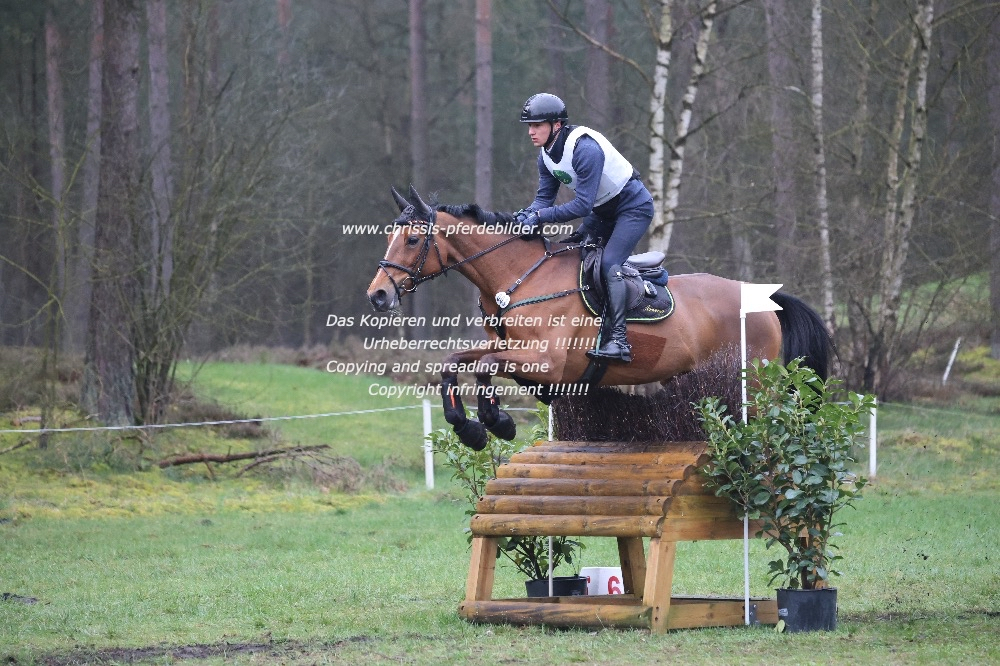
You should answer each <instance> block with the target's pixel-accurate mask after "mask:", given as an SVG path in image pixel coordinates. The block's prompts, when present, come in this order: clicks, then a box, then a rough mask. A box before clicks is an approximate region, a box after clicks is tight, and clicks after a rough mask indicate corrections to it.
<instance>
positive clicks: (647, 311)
mask: <svg viewBox="0 0 1000 666" xmlns="http://www.w3.org/2000/svg"><path fill="white" fill-rule="evenodd" d="M579 280H580V297H581V298H582V299H583V304H584V305H585V306H586V307H587V310H589V311H590V314H592V315H594V316H595V317H600V316H602V314H603V312H604V300H603V298H601V297H602V296H603V295H604V293H603V292H604V290H603V289H600V290H598V289H595V288H594V287H593V285H592V284H591V283H590V281H589V280H587V271H585V270H584V268H583V262H581V263H580V278H579ZM625 284H626V286H627V287H628V311H627V312H626V314H625V321H630V322H636V323H640V324H641V323H647V324H648V323H652V322H655V321H661V320H663V319H666V318H667V317H669V316H670V315H671V314H673V311H674V297H673V294H671V293H670V289H669V288H667V287H665V286H663V285H658V284H654V285H653V287H655V289H656V296H655V297H651V296H649V295H648V294H646V290H645V288H644V285H643V280H642V278H640V277H636V276H626V278H625Z"/></svg>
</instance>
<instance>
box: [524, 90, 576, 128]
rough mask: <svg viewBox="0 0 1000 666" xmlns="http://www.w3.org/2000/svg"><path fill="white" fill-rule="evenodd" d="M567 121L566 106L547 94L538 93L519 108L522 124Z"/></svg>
mask: <svg viewBox="0 0 1000 666" xmlns="http://www.w3.org/2000/svg"><path fill="white" fill-rule="evenodd" d="M567 120H569V114H568V113H566V105H565V104H563V101H562V100H561V99H559V98H558V97H556V96H555V95H551V94H549V93H538V94H537V95H532V96H531V97H529V98H528V101H526V102H525V103H524V106H523V107H522V108H521V122H522V123H545V122H549V123H554V122H557V121H558V122H563V123H565V122H566V121H567Z"/></svg>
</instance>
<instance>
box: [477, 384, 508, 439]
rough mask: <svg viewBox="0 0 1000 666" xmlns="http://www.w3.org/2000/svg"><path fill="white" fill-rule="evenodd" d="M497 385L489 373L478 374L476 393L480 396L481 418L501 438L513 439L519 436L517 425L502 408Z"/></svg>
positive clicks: (479, 412) (479, 410) (479, 411)
mask: <svg viewBox="0 0 1000 666" xmlns="http://www.w3.org/2000/svg"><path fill="white" fill-rule="evenodd" d="M496 392H497V390H496V387H495V386H493V377H492V376H491V375H489V374H481V375H476V395H477V396H478V398H479V409H478V410H477V411H478V414H479V420H480V421H481V422H482V423H483V425H485V426H486V428H487V429H488V430H489V431H490V432H491V433H493V434H494V435H496V436H497V437H499V438H500V439H506V440H508V441H509V440H512V439H514V438H515V437H516V436H517V425H516V424H515V423H514V419H512V418H511V417H510V414H508V413H507V412H505V411H503V410H501V409H500V406H499V405H498V404H497V399H496Z"/></svg>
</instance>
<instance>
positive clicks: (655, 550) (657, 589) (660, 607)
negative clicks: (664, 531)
mask: <svg viewBox="0 0 1000 666" xmlns="http://www.w3.org/2000/svg"><path fill="white" fill-rule="evenodd" d="M676 554H677V543H676V542H674V541H664V540H662V539H651V540H650V541H649V564H648V566H647V571H646V586H645V589H643V591H642V604H643V605H644V606H648V607H649V608H651V609H652V611H653V614H652V617H651V618H650V627H649V628H650V630H651V631H652V632H653V633H654V634H659V633H663V632H664V631H666V630H667V616H668V615H669V614H670V590H671V588H672V587H673V582H674V556H675V555H676Z"/></svg>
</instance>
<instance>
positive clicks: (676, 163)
mask: <svg viewBox="0 0 1000 666" xmlns="http://www.w3.org/2000/svg"><path fill="white" fill-rule="evenodd" d="M716 10H717V3H715V2H709V3H708V4H707V5H706V6H705V7H704V9H702V11H701V16H700V26H701V27H700V29H699V30H698V38H697V40H695V46H694V60H693V62H692V64H691V75H690V77H689V79H688V85H687V88H686V89H685V91H684V97H683V98H681V112H680V114H679V115H678V117H677V124H676V126H675V128H674V140H673V144H672V145H671V146H670V166H669V169H668V173H667V187H666V191H665V192H664V201H663V212H662V221H661V225H660V226H658V227H653V228H652V230H651V232H650V247H652V248H653V249H656V250H660V251H662V252H664V253H666V252H667V250H668V248H669V247H670V236H671V234H672V231H673V222H674V218H675V216H676V214H677V207H678V206H679V205H680V189H681V175H682V174H683V173H684V152H685V149H686V148H687V141H688V138H689V136H690V131H691V116H692V113H693V111H694V102H695V99H696V98H697V96H698V87H699V86H700V84H701V78H702V76H703V75H704V73H705V62H706V60H707V58H708V43H709V41H710V40H711V37H712V25H713V24H714V23H715V14H716Z"/></svg>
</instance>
